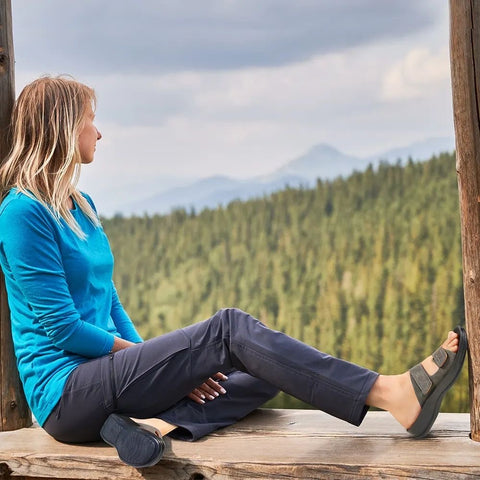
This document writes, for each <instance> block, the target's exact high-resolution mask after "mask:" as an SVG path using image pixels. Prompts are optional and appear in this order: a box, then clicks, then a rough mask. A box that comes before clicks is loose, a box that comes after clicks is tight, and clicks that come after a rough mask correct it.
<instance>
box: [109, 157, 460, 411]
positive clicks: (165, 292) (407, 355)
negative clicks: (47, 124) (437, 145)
mask: <svg viewBox="0 0 480 480" xmlns="http://www.w3.org/2000/svg"><path fill="white" fill-rule="evenodd" d="M103 224H104V228H105V230H106V232H107V234H108V236H109V238H110V242H111V246H112V249H113V251H114V255H115V282H116V286H117V289H118V291H119V295H120V298H121V299H122V302H123V304H124V306H125V308H126V310H127V311H128V312H129V314H130V316H131V317H132V319H133V320H134V322H135V324H136V325H137V327H138V329H139V331H140V333H141V334H142V335H143V336H144V337H145V338H149V337H152V336H155V335H159V334H161V333H164V332H167V331H170V330H172V329H176V328H179V327H183V326H186V325H189V324H191V323H193V322H197V321H200V320H203V319H205V318H208V317H210V316H211V315H212V314H213V313H215V311H217V310H218V309H220V308H223V307H227V306H235V307H238V308H241V309H243V310H245V311H248V312H249V313H251V314H253V315H254V316H256V317H257V318H259V319H260V320H262V321H263V322H265V323H266V324H267V325H268V326H270V327H271V328H274V329H277V330H281V331H283V332H286V333H287V334H289V335H292V336H294V337H296V338H298V339H300V340H303V341H304V342H306V343H308V344H310V345H313V346H315V347H317V348H319V349H321V350H322V351H324V352H326V353H330V354H333V355H336V356H340V357H342V358H344V359H346V360H350V361H352V362H355V363H359V364H361V365H364V366H366V367H368V368H371V369H374V370H376V371H380V372H382V373H400V372H402V371H403V370H404V369H405V368H407V367H411V366H413V365H414V364H416V363H418V361H420V360H421V359H422V358H423V357H425V356H427V355H428V354H430V353H431V352H432V351H433V350H434V349H435V348H436V347H437V346H438V345H439V344H440V343H441V341H442V339H443V337H444V336H445V334H446V332H447V331H448V330H449V329H451V328H453V327H454V326H455V325H456V324H458V323H461V324H463V323H464V309H463V287H462V271H461V243H460V219H459V207H458V191H457V180H456V173H455V158H454V154H442V155H440V156H438V157H433V158H431V159H430V160H429V161H427V162H423V163H415V162H412V161H409V162H408V163H406V164H405V165H401V164H400V163H398V164H396V165H388V164H381V165H380V166H379V167H378V168H376V169H373V168H372V167H369V168H368V169H367V170H366V171H364V172H361V173H354V174H352V175H351V176H350V177H348V178H346V179H344V178H339V179H337V180H334V181H329V182H322V181H320V180H319V181H318V182H317V185H316V188H313V189H289V188H287V189H286V190H283V191H281V192H277V193H275V194H272V195H270V196H268V197H265V198H261V199H256V200H251V201H246V202H240V201H236V202H232V203H230V204H229V205H228V206H226V207H218V208H217V209H215V210H203V211H202V212H200V213H195V212H193V211H191V212H187V211H185V210H176V211H174V212H173V213H171V214H170V215H165V216H160V215H158V216H151V217H148V216H145V217H131V218H123V217H122V216H119V215H118V216H116V217H113V218H110V219H104V220H103ZM212 373H213V372H212ZM270 406H275V407H284V408H285V407H303V406H304V405H303V404H302V403H301V402H299V401H297V400H295V399H293V398H291V397H288V396H287V395H280V396H278V397H277V398H276V399H274V400H273V401H272V402H270ZM443 408H444V410H446V411H467V410H468V387H467V368H466V367H465V368H464V370H463V373H462V377H461V379H460V381H459V383H457V385H456V386H455V388H454V389H453V390H452V391H451V392H450V393H449V394H448V396H447V398H446V401H445V402H444V404H443Z"/></svg>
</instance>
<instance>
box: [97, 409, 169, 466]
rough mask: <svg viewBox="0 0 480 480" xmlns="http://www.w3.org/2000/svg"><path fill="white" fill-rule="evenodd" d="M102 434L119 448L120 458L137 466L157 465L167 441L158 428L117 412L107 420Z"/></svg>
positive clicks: (104, 438) (109, 442)
mask: <svg viewBox="0 0 480 480" xmlns="http://www.w3.org/2000/svg"><path fill="white" fill-rule="evenodd" d="M100 436H101V437H102V438H103V440H104V441H105V442H106V443H108V444H109V445H111V446H112V447H115V448H116V449H117V453H118V456H119V457H120V460H122V461H123V462H125V463H126V464H128V465H131V466H132V467H135V468H143V467H151V466H152V465H155V464H156V463H158V462H159V461H160V459H161V458H162V455H163V452H164V450H165V442H164V441H163V438H162V437H161V436H160V433H159V432H158V431H157V430H155V429H154V428H153V427H150V426H149V425H144V424H139V423H136V422H134V421H133V420H132V419H130V418H129V417H125V416H123V415H118V414H116V413H112V414H111V415H109V417H108V418H107V420H105V423H104V424H103V426H102V429H101V430H100Z"/></svg>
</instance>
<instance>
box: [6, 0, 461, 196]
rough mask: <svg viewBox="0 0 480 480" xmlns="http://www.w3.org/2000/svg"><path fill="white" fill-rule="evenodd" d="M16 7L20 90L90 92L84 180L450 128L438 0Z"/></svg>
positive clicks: (272, 163) (279, 158) (237, 170)
mask: <svg viewBox="0 0 480 480" xmlns="http://www.w3.org/2000/svg"><path fill="white" fill-rule="evenodd" d="M12 4H13V5H12V7H13V27H14V43H15V57H16V84H17V91H20V89H21V87H22V86H23V85H25V84H26V83H28V82H29V81H31V80H33V79H34V78H36V77H38V76H39V75H41V74H58V73H68V74H71V75H73V76H74V77H75V78H76V79H78V80H80V81H83V82H85V83H88V84H89V85H91V86H92V87H94V88H95V90H96V92H97V96H98V107H97V126H98V128H99V129H100V130H101V132H102V134H103V139H102V140H101V141H100V142H99V144H98V146H97V157H96V161H95V164H94V165H91V166H89V167H87V168H85V169H84V172H83V174H82V175H84V180H83V182H84V183H86V184H87V189H88V187H90V188H91V189H93V190H96V189H98V188H100V179H105V178H108V179H109V182H110V183H112V182H114V183H116V184H118V185H119V186H123V185H126V184H127V183H128V182H136V183H138V184H142V182H143V183H144V184H145V185H147V184H151V182H152V181H155V182H156V181H158V183H159V185H160V184H161V181H162V179H166V178H169V177H170V176H171V175H175V176H178V175H180V176H191V177H206V176H210V175H214V174H225V175H230V176H234V177H250V176H253V175H257V174H264V173H269V172H271V171H273V170H274V169H276V168H278V167H280V166H281V165H283V164H285V163H286V162H288V161H289V160H291V159H293V158H295V157H298V156H299V155H301V154H303V153H305V152H306V151H307V150H308V149H309V148H310V147H312V146H313V145H315V144H318V143H328V144H331V145H333V146H335V147H336V148H338V149H340V150H341V151H343V152H345V153H349V154H354V155H363V156H367V155H371V154H375V153H377V152H381V151H384V150H386V149H388V148H392V147H397V146H404V145H407V144H409V143H412V142H414V141H417V140H422V139H424V138H428V137H439V136H453V120H452V107H451V92H450V77H449V57H448V55H449V54H448V35H449V32H448V2H447V1H446V0H445V1H441V0H421V1H419V0H389V1H385V0H335V1H332V0H203V1H201V0H175V1H172V0H168V1H167V0H141V1H140V0H135V1H134V0H130V1H121V0H117V1H114V0H111V1H107V0H82V1H77V2H68V1H65V0H14V1H12ZM87 169H88V171H87Z"/></svg>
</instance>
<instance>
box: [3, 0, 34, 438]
mask: <svg viewBox="0 0 480 480" xmlns="http://www.w3.org/2000/svg"><path fill="white" fill-rule="evenodd" d="M14 66H15V63H14V55H13V34H12V7H11V0H0V162H1V161H3V159H4V158H5V155H6V154H7V153H8V150H9V144H8V143H9V142H8V136H7V131H8V125H9V123H10V117H11V113H12V108H13V103H14V101H15V81H14ZM31 424H32V416H31V413H30V410H29V408H28V406H27V402H26V400H25V395H24V394H23V389H22V385H21V383H20V379H19V378H18V372H17V367H16V364H15V357H14V353H13V345H12V335H11V331H10V312H9V310H8V303H7V294H6V292H5V282H4V278H3V275H2V274H1V272H0V431H7V430H16V429H18V428H23V427H28V426H30V425H31Z"/></svg>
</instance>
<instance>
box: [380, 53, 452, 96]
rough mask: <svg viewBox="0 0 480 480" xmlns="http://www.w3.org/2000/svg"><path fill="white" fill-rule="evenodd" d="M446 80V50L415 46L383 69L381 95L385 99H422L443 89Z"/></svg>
mask: <svg viewBox="0 0 480 480" xmlns="http://www.w3.org/2000/svg"><path fill="white" fill-rule="evenodd" d="M449 82H450V63H449V54H448V50H447V49H442V50H441V51H439V52H432V51H431V50H429V49H427V48H414V49H413V50H410V51H409V52H408V53H407V55H406V56H405V57H404V58H403V59H401V60H400V61H398V62H397V63H395V64H394V65H393V66H392V67H391V68H390V69H389V70H388V71H387V72H386V74H385V76H384V78H383V84H382V90H381V98H382V99H383V100H387V101H399V100H400V101H401V100H406V99H415V98H421V97H425V96H429V95H431V94H432V92H433V91H435V90H438V89H439V88H441V89H444V88H445V86H446V85H448V83H449Z"/></svg>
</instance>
